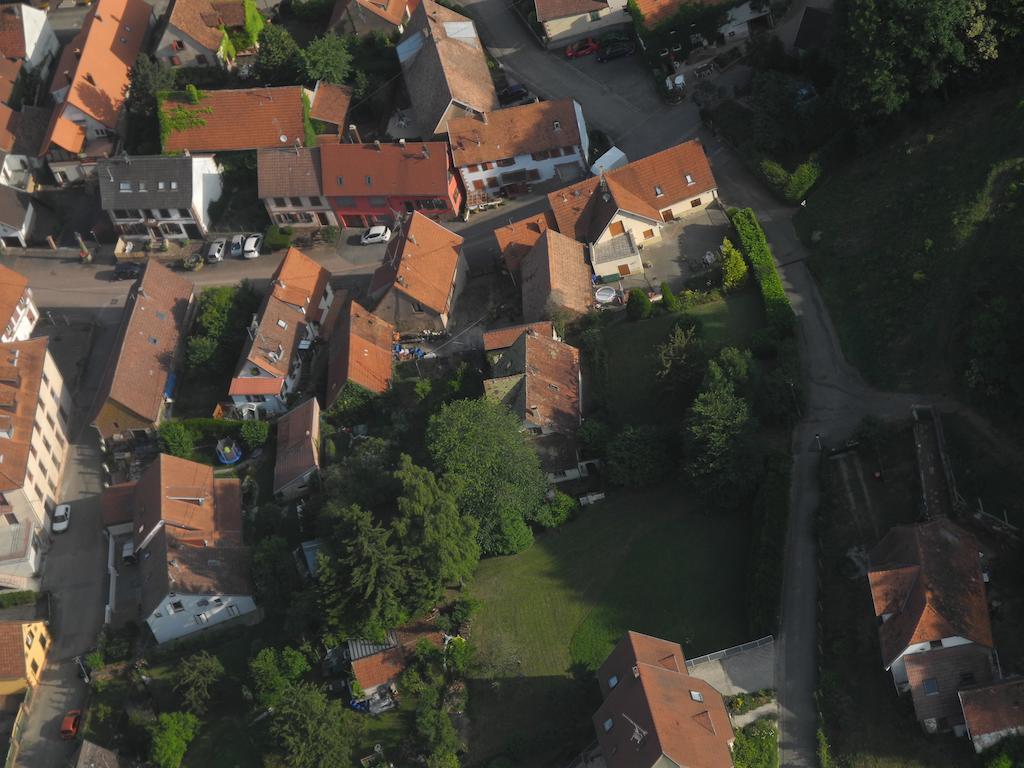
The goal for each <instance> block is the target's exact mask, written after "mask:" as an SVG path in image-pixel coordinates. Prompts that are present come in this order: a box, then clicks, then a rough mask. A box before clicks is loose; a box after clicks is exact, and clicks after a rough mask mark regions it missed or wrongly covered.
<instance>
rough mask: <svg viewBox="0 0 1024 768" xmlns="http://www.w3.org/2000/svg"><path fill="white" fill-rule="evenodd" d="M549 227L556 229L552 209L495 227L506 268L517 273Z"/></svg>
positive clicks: (496, 237) (495, 235)
mask: <svg viewBox="0 0 1024 768" xmlns="http://www.w3.org/2000/svg"><path fill="white" fill-rule="evenodd" d="M549 229H555V217H554V216H552V215H551V211H543V212H541V213H538V214H536V215H535V216H529V217H527V218H525V219H520V220H519V221H513V222H511V223H509V224H505V225H504V226H501V227H498V228H497V229H495V230H494V238H495V240H497V241H498V251H499V252H500V253H501V260H502V262H503V263H504V265H505V269H507V270H508V271H509V272H510V273H512V274H513V275H515V274H517V273H518V272H519V269H520V267H521V266H522V264H523V259H525V258H526V255H527V254H528V253H529V252H530V251H531V250H533V246H535V245H536V244H537V241H538V240H540V238H541V235H543V234H544V233H545V232H547V231H548V230H549ZM556 231H557V230H556Z"/></svg>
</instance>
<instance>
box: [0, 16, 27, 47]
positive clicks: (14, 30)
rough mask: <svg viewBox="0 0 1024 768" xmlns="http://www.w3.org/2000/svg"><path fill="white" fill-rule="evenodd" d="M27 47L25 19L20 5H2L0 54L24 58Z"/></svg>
mask: <svg viewBox="0 0 1024 768" xmlns="http://www.w3.org/2000/svg"><path fill="white" fill-rule="evenodd" d="M27 52H28V51H27V50H26V48H25V20H24V18H23V15H22V14H21V13H20V6H18V5H5V6H3V7H0V55H2V56H3V57H4V58H5V59H23V58H25V55H26V54H27Z"/></svg>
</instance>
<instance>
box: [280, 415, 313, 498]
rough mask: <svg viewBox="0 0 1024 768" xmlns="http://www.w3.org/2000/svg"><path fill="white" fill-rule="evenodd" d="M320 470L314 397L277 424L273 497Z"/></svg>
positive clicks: (283, 417)
mask: <svg viewBox="0 0 1024 768" xmlns="http://www.w3.org/2000/svg"><path fill="white" fill-rule="evenodd" d="M319 468H320V404H319V403H318V402H317V400H316V398H315V397H311V398H309V399H308V400H306V401H305V402H304V403H302V404H300V405H297V406H295V407H294V408H292V409H291V410H290V411H288V413H286V414H285V415H284V416H282V417H281V418H280V419H278V421H277V457H276V459H275V460H274V493H277V492H278V491H279V490H281V489H282V488H283V487H284V486H286V485H288V483H290V482H292V481H293V480H296V479H298V478H299V477H302V476H303V475H304V474H306V473H307V472H308V471H309V470H311V469H319Z"/></svg>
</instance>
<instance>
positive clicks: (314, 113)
mask: <svg viewBox="0 0 1024 768" xmlns="http://www.w3.org/2000/svg"><path fill="white" fill-rule="evenodd" d="M310 101H311V102H312V106H311V108H310V111H309V116H310V117H311V118H313V119H314V120H321V121H323V122H325V123H331V124H332V125H337V126H339V127H340V128H341V129H342V130H345V128H347V127H348V126H346V125H345V118H346V116H347V115H348V105H349V104H350V103H351V101H352V89H351V88H348V87H346V86H344V85H333V84H332V83H322V82H318V83H317V84H316V90H314V91H313V98H312V99H311V100H310Z"/></svg>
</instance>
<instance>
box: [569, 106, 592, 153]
mask: <svg viewBox="0 0 1024 768" xmlns="http://www.w3.org/2000/svg"><path fill="white" fill-rule="evenodd" d="M572 108H573V111H574V112H576V130H578V131H579V132H580V148H581V149H582V150H583V162H584V164H585V165H590V136H589V135H588V134H587V121H586V118H584V117H583V107H581V106H580V103H579V102H578V101H573V103H572Z"/></svg>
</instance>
